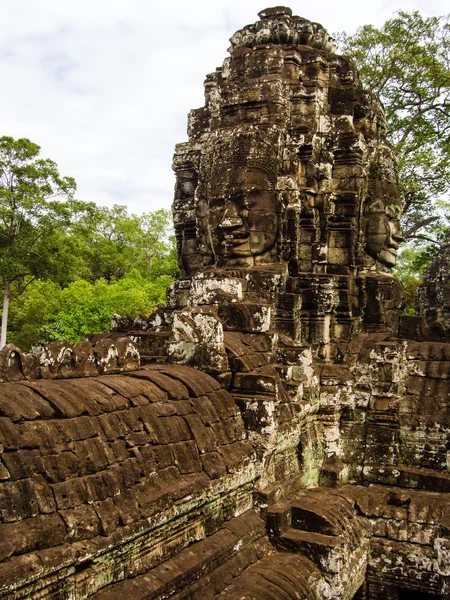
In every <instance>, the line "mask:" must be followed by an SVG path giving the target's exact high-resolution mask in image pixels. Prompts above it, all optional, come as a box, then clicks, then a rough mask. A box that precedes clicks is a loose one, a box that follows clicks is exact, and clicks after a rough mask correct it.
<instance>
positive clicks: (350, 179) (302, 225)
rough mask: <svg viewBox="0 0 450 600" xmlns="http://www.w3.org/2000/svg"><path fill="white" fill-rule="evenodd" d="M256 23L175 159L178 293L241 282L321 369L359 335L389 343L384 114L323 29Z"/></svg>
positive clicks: (391, 239) (279, 21)
mask: <svg viewBox="0 0 450 600" xmlns="http://www.w3.org/2000/svg"><path fill="white" fill-rule="evenodd" d="M259 16H260V21H259V22H257V23H256V24H254V25H249V26H246V27H244V28H243V29H242V30H240V31H238V32H236V33H235V34H234V35H233V37H232V38H231V47H230V54H231V56H230V57H229V58H226V59H225V61H224V63H223V66H222V67H221V68H219V69H217V70H216V72H215V73H213V74H212V75H209V76H208V77H207V79H206V82H205V106H204V107H202V108H200V109H197V110H193V111H191V113H190V115H189V124H188V133H189V141H188V142H187V143H183V144H179V145H178V146H177V148H176V153H175V157H174V170H175V173H176V176H177V183H176V191H175V200H174V204H173V212H174V220H175V227H176V233H177V242H178V250H179V257H180V267H181V270H182V273H183V275H184V280H182V282H181V284H180V285H181V288H183V289H184V290H186V288H187V287H189V286H188V285H187V281H188V280H191V281H192V282H195V281H198V278H199V277H200V278H203V277H205V273H207V274H208V277H209V278H210V279H215V280H216V286H217V285H218V284H217V281H218V279H224V278H225V279H228V280H229V279H230V277H231V278H234V279H241V280H246V281H247V283H248V285H247V288H248V291H247V292H246V295H245V294H244V296H246V297H245V299H246V300H248V301H254V300H255V298H258V299H260V300H261V299H262V298H265V299H266V301H269V302H270V303H272V304H273V314H272V320H273V323H272V324H273V325H274V326H275V327H276V329H277V330H279V331H280V332H283V333H286V334H288V335H290V336H291V337H293V338H294V339H295V340H297V341H303V342H309V343H312V344H313V345H315V346H317V347H318V348H319V351H320V352H321V353H322V354H323V355H324V356H326V355H327V354H329V353H330V351H331V350H330V344H331V343H332V342H333V341H334V342H342V341H343V342H345V341H348V340H349V338H350V336H351V335H352V333H354V332H356V331H363V330H367V331H369V330H371V331H392V332H394V331H396V329H397V318H398V314H399V311H398V309H399V307H400V306H401V297H402V293H401V286H400V284H398V283H396V282H395V281H394V279H393V278H392V277H391V275H390V270H391V268H392V266H393V265H394V264H395V259H396V250H397V248H398V244H399V242H400V240H401V238H400V230H399V221H398V219H399V216H400V213H401V206H400V199H399V193H398V186H397V176H396V166H395V158H394V155H393V151H392V148H391V147H390V146H389V143H388V142H387V141H386V139H385V119H384V112H383V108H382V106H381V104H380V102H379V100H378V99H377V98H376V97H375V96H374V95H373V94H371V93H370V92H367V91H365V90H363V88H362V86H361V84H360V81H359V77H358V74H357V72H356V70H355V68H354V67H353V65H352V64H351V62H350V61H349V60H348V59H347V58H345V57H342V56H338V55H336V54H335V53H334V49H333V42H332V39H331V38H330V37H329V35H328V34H327V32H326V31H325V30H324V29H323V28H322V26H321V25H319V24H317V23H310V22H309V21H307V20H305V19H303V18H301V17H297V16H292V11H291V10H290V9H289V8H285V7H277V8H272V9H267V10H264V11H262V12H260V13H259ZM269 282H270V283H271V285H272V290H273V294H272V295H270V294H269V293H268V289H269V287H270V285H269ZM194 285H197V284H195V283H194ZM224 285H225V284H224ZM261 285H262V286H263V287H264V290H262V289H261ZM225 287H226V286H225ZM228 288H229V285H228ZM228 288H227V289H228ZM178 289H180V288H178ZM227 293H229V289H228V292H227V291H226V290H225V289H224V298H227V297H228V296H227ZM175 296H176V299H175V301H174V302H175V304H174V306H176V307H180V306H183V304H184V303H185V302H186V301H185V300H184V299H183V293H182V292H181V289H180V293H178V294H175ZM188 296H189V298H190V300H188V301H187V302H190V301H191V299H192V297H193V296H192V295H191V294H190V293H189V294H188ZM194 297H195V294H194ZM235 300H236V299H235ZM225 302H226V300H225Z"/></svg>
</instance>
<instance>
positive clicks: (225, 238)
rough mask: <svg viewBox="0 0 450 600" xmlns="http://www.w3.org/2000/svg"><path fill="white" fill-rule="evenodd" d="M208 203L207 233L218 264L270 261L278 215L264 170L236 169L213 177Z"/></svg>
mask: <svg viewBox="0 0 450 600" xmlns="http://www.w3.org/2000/svg"><path fill="white" fill-rule="evenodd" d="M208 204H209V211H208V230H209V232H210V238H211V244H212V247H213V251H214V254H215V255H216V257H217V258H218V259H219V262H224V261H226V262H227V264H232V265H233V264H234V265H252V264H254V262H255V261H256V262H270V251H271V250H272V249H273V248H274V247H275V244H276V240H277V235H278V214H277V200H276V196H275V194H274V192H273V190H272V186H271V182H270V180H269V177H268V176H267V174H266V173H264V171H262V170H260V169H254V168H239V169H231V170H229V171H227V172H225V173H223V172H222V173H218V174H216V175H214V176H213V178H212V180H211V186H210V194H209V203H208Z"/></svg>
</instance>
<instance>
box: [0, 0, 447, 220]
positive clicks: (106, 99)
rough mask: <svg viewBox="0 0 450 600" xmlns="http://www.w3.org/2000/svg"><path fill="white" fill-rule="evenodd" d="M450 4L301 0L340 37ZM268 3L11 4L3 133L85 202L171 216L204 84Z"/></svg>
mask: <svg viewBox="0 0 450 600" xmlns="http://www.w3.org/2000/svg"><path fill="white" fill-rule="evenodd" d="M447 2H448V0H405V1H400V2H392V1H390V0H371V1H370V2H366V1H364V0H344V1H342V2H338V1H337V0H316V1H315V2H305V3H301V2H298V1H295V2H290V3H289V4H288V6H290V7H291V8H292V10H293V12H294V14H297V15H300V16H303V17H306V18H308V19H310V20H311V21H317V22H319V23H321V24H322V25H323V26H324V27H325V28H326V29H327V30H328V31H329V32H330V33H333V32H336V31H347V32H348V33H353V32H354V31H355V30H356V29H357V27H359V26H360V25H364V24H366V23H372V24H374V25H377V26H380V25H381V24H382V23H383V22H384V21H385V20H386V19H388V18H390V17H391V16H392V14H393V13H394V11H396V10H398V9H403V10H408V11H411V10H420V11H421V12H422V13H423V14H424V15H427V16H431V15H442V14H445V13H446V12H448V4H447ZM267 6H276V3H275V2H274V3H273V4H270V3H268V4H264V3H263V2H262V0H209V1H208V0H184V1H183V0H173V1H170V0H166V1H165V2H164V1H163V0H161V1H160V0H158V1H156V0H0V31H1V35H0V82H1V93H0V119H1V128H0V135H10V136H13V137H14V138H19V137H27V138H29V139H31V140H32V141H33V142H36V143H37V144H39V145H40V146H41V148H42V152H41V154H42V156H43V157H44V158H47V157H48V158H51V159H52V160H54V161H55V162H56V163H57V164H58V165H59V169H60V172H61V174H62V175H70V176H72V177H74V178H75V180H76V181H77V186H78V192H77V197H78V198H79V199H81V200H86V201H94V202H96V203H98V204H100V205H106V206H112V205H113V204H125V205H127V206H128V208H129V210H130V211H131V212H136V213H142V212H148V211H152V210H156V209H158V208H169V207H170V205H171V202H172V195H173V185H174V177H173V173H172V170H171V161H172V154H173V149H174V145H175V144H176V143H177V142H182V141H185V140H186V139H187V138H186V115H187V113H188V112H189V110H190V109H192V108H197V107H199V106H201V105H202V104H203V80H204V78H205V75H206V74H207V73H210V72H212V71H214V69H215V68H216V67H217V66H220V65H221V64H222V61H223V59H224V58H225V57H226V56H227V48H228V46H229V43H228V40H229V38H230V37H231V35H232V34H233V33H234V31H236V30H237V29H240V28H241V27H243V26H244V25H247V24H248V23H253V22H255V21H256V20H257V19H258V17H257V13H258V12H259V11H260V10H262V9H264V8H267Z"/></svg>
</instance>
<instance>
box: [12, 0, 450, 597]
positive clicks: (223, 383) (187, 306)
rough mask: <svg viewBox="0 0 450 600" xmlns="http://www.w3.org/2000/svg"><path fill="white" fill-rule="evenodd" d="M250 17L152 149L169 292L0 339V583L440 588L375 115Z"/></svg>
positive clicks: (420, 357) (281, 17)
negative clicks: (82, 325)
mask: <svg viewBox="0 0 450 600" xmlns="http://www.w3.org/2000/svg"><path fill="white" fill-rule="evenodd" d="M259 16H260V20H259V21H258V22H257V23H256V24H253V25H249V26H246V27H244V28H243V29H242V30H240V31H238V32H237V33H236V34H235V35H234V36H233V37H232V39H231V49H230V52H231V55H230V57H229V58H228V59H226V60H225V62H224V64H223V67H222V68H220V69H217V71H216V72H215V73H214V74H212V75H210V76H208V78H207V80H206V84H205V106H204V107H203V108H200V109H197V110H195V111H192V112H191V114H190V116H189V141H188V142H186V143H184V144H180V145H179V146H177V149H176V153H175V157H174V169H175V172H176V176H177V184H176V192H175V200H174V205H173V209H174V219H175V227H176V233H177V241H178V250H179V259H180V265H181V267H182V278H181V279H180V280H179V281H177V282H176V283H175V284H174V285H173V286H172V287H171V289H170V290H169V292H168V300H167V306H160V307H158V309H157V310H156V311H155V313H154V314H153V315H151V316H150V317H149V318H145V319H144V318H142V317H138V318H137V319H130V318H127V317H119V316H117V315H115V316H114V320H113V322H114V327H113V330H112V331H111V332H110V333H109V334H106V335H102V336H91V341H90V342H85V343H83V344H80V345H77V346H74V347H70V346H68V345H67V344H65V343H63V342H58V343H56V344H53V345H51V346H49V347H46V348H42V349H41V350H40V351H39V353H38V354H36V355H34V356H26V355H24V354H23V353H21V352H20V350H19V349H17V348H14V347H7V348H6V349H5V350H3V351H2V352H0V378H1V380H2V383H0V597H4V598H8V599H10V600H18V599H19V598H30V599H36V600H37V599H38V598H39V599H43V598H47V599H50V598H77V600H79V599H81V598H95V599H96V600H106V599H108V600H109V599H115V598H117V599H119V598H120V599H122V598H130V599H131V598H133V599H139V598H142V599H144V598H146V599H152V600H162V599H163V598H164V599H167V598H172V599H174V600H193V599H200V598H201V599H202V600H203V599H207V600H209V599H214V598H217V599H218V600H219V599H220V600H222V599H225V598H229V599H234V598H236V600H237V599H239V600H250V599H253V600H265V599H267V600H268V599H272V598H273V599H276V600H279V599H280V598H283V599H284V598H285V599H287V600H289V599H294V598H296V599H298V598H303V599H305V600H306V599H308V600H313V599H314V600H318V599H319V598H320V599H330V600H331V599H342V600H347V599H348V600H350V599H351V598H355V599H359V600H368V599H370V600H373V599H375V600H378V599H383V600H386V599H388V600H399V599H402V598H406V597H408V594H412V593H414V594H428V596H423V597H430V596H429V595H430V594H432V595H433V597H438V598H439V597H442V598H447V597H450V563H449V561H450V550H449V548H450V520H449V517H450V513H449V509H448V507H449V502H448V494H449V492H450V450H449V448H450V440H449V438H450V436H449V430H450V419H449V416H450V415H449V404H448V386H449V382H450V364H449V361H450V344H446V343H442V340H441V341H434V342H433V341H423V340H424V339H425V338H426V336H428V335H429V334H430V329H429V328H428V326H427V325H426V323H425V322H424V320H423V319H422V320H421V319H419V318H417V319H416V318H414V319H412V320H411V319H410V320H408V319H407V318H405V317H400V312H401V307H402V288H401V285H400V284H399V282H397V281H396V280H395V279H394V278H393V277H392V275H391V267H392V265H393V264H394V262H395V254H396V248H397V245H398V241H399V231H398V217H399V210H400V206H399V194H398V189H397V179H396V170H395V161H394V158H393V153H392V149H391V148H390V147H389V145H388V143H387V142H386V140H385V138H384V128H385V123H384V116H383V109H382V107H381V105H380V103H379V101H378V100H377V99H376V98H375V97H374V96H373V95H371V94H370V93H369V92H366V91H364V90H363V89H362V88H361V85H360V83H359V78H358V74H357V72H356V71H355V69H354V67H353V66H352V64H351V63H350V62H349V61H348V60H347V59H346V58H344V57H340V56H337V55H336V54H335V53H334V50H333V45H332V40H331V39H330V37H329V36H328V34H327V33H326V31H325V30H324V29H323V28H322V26H320V25H318V24H316V23H310V22H309V21H307V20H305V19H303V18H301V17H296V16H293V15H292V11H291V10H290V9H288V8H286V7H275V8H271V9H266V10H264V11H262V12H261V13H260V15H259ZM440 327H441V329H442V331H443V330H444V328H445V327H447V325H446V324H445V323H444V321H443V320H442V319H441V324H440ZM431 336H433V332H432V331H431ZM414 597H419V596H414Z"/></svg>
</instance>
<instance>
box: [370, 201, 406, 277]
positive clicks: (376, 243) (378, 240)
mask: <svg viewBox="0 0 450 600" xmlns="http://www.w3.org/2000/svg"><path fill="white" fill-rule="evenodd" d="M399 216H400V206H399V205H398V204H389V205H385V204H384V203H383V202H382V201H381V200H377V201H376V202H374V203H372V204H371V205H370V206H369V207H368V208H367V209H366V211H365V217H366V229H365V241H366V245H365V250H366V252H367V254H369V255H370V256H371V257H372V258H375V259H376V260H377V261H379V262H380V263H382V264H384V265H385V266H387V267H393V266H394V265H395V262H396V260H397V249H398V247H399V245H400V242H401V240H402V235H401V228H400V221H399Z"/></svg>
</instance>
